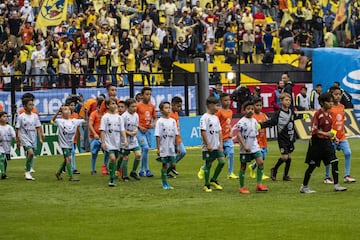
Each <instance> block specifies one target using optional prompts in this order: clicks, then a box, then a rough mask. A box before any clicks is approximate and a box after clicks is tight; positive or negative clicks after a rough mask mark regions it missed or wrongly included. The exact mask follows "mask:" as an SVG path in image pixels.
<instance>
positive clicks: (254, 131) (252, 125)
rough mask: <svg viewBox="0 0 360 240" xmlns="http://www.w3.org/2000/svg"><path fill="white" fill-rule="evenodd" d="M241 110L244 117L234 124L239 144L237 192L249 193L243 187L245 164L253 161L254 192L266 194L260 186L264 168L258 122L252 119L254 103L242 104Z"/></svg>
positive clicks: (265, 188) (262, 185)
mask: <svg viewBox="0 0 360 240" xmlns="http://www.w3.org/2000/svg"><path fill="white" fill-rule="evenodd" d="M243 109H244V112H245V116H244V117H242V118H241V119H240V120H239V121H238V123H237V124H236V126H237V128H238V132H237V139H238V140H239V143H240V173H239V178H240V180H239V182H240V188H239V190H238V191H239V193H241V194H249V193H250V191H249V189H248V188H247V187H245V170H246V163H248V162H250V161H251V160H253V159H255V161H256V165H257V178H256V182H257V184H256V192H267V191H268V188H267V187H266V186H265V185H264V184H262V177H263V173H264V166H263V159H262V152H261V149H260V147H259V144H258V141H257V135H258V122H257V121H256V119H255V118H253V114H254V103H253V102H251V101H246V102H245V103H244V104H243Z"/></svg>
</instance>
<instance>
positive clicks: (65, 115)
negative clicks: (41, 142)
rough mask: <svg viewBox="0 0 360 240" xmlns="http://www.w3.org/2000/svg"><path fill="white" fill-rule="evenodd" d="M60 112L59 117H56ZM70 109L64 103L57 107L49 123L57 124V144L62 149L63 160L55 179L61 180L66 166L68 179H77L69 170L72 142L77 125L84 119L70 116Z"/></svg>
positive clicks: (75, 180) (72, 180) (74, 180)
mask: <svg viewBox="0 0 360 240" xmlns="http://www.w3.org/2000/svg"><path fill="white" fill-rule="evenodd" d="M59 113H61V118H56V117H57V116H58V115H59ZM70 115H71V110H70V108H69V106H67V105H65V106H62V107H60V108H59V110H58V111H57V112H56V113H55V115H54V117H53V118H52V120H51V123H55V124H56V125H57V126H58V129H59V131H58V133H59V140H58V141H59V145H60V147H61V149H62V151H63V155H64V161H63V162H62V163H61V165H60V168H59V170H58V171H57V172H56V174H55V176H56V178H57V180H62V177H61V173H62V170H63V169H64V168H65V167H66V170H67V172H68V175H69V181H71V182H77V181H79V179H77V178H73V172H72V171H71V155H72V154H71V152H72V151H74V148H73V144H72V142H73V141H74V138H75V135H76V133H77V131H78V127H79V126H80V125H81V124H82V123H84V122H85V120H84V119H76V118H72V119H71V118H70Z"/></svg>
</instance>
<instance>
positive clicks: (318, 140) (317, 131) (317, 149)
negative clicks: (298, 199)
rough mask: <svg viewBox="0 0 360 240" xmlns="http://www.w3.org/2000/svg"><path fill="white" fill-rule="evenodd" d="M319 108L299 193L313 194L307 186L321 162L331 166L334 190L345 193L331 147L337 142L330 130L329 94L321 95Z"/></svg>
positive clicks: (330, 96) (312, 127)
mask: <svg viewBox="0 0 360 240" xmlns="http://www.w3.org/2000/svg"><path fill="white" fill-rule="evenodd" d="M319 103H320V105H321V108H320V109H319V110H318V111H316V113H315V115H314V117H313V119H312V123H311V135H312V136H311V139H310V141H309V147H308V151H307V154H306V160H305V163H307V164H308V165H309V166H308V168H307V169H306V171H305V176H304V180H303V184H302V185H301V187H300V193H314V192H315V191H314V190H311V189H310V188H309V186H308V183H309V181H310V177H311V174H312V172H313V171H314V170H315V168H316V167H319V166H320V163H321V160H322V161H323V162H324V164H325V166H326V165H330V164H331V170H332V175H333V178H334V190H335V191H346V188H345V187H342V186H340V185H339V183H338V181H339V173H338V170H339V169H338V161H339V160H338V159H337V157H336V155H335V150H334V148H333V146H332V141H334V140H335V141H337V139H336V130H332V129H331V128H332V121H333V119H332V116H331V114H330V113H329V110H330V109H331V107H332V104H333V97H332V95H331V93H322V94H321V95H320V97H319Z"/></svg>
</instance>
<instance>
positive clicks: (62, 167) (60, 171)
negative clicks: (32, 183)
mask: <svg viewBox="0 0 360 240" xmlns="http://www.w3.org/2000/svg"><path fill="white" fill-rule="evenodd" d="M65 166H66V162H65V161H63V162H62V163H61V164H60V168H59V170H58V171H57V173H60V174H61V173H62V170H63V169H65Z"/></svg>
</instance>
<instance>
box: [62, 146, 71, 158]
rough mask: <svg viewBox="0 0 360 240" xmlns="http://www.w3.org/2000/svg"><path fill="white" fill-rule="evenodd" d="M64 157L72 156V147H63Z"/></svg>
mask: <svg viewBox="0 0 360 240" xmlns="http://www.w3.org/2000/svg"><path fill="white" fill-rule="evenodd" d="M62 151H63V156H64V158H67V157H71V151H72V148H62Z"/></svg>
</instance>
